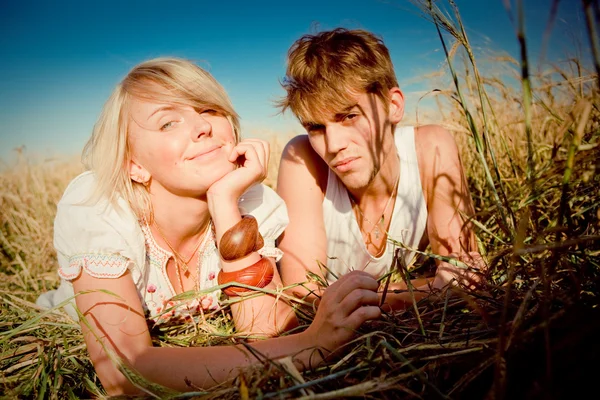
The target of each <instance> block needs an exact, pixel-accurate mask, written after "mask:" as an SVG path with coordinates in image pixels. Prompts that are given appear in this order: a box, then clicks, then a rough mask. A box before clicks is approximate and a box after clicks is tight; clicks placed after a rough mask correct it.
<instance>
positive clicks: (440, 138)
mask: <svg viewBox="0 0 600 400" xmlns="http://www.w3.org/2000/svg"><path fill="white" fill-rule="evenodd" d="M455 143H456V142H455V141H454V136H453V135H452V133H451V132H450V131H449V130H448V129H446V128H444V127H443V126H441V125H435V124H430V125H422V126H419V127H415V144H416V145H417V146H431V145H434V146H441V145H455Z"/></svg>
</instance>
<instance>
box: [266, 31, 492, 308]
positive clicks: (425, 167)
mask: <svg viewBox="0 0 600 400" xmlns="http://www.w3.org/2000/svg"><path fill="white" fill-rule="evenodd" d="M283 87H284V88H285V89H286V91H287V96H286V97H285V98H284V99H282V100H281V101H280V104H279V105H280V106H281V108H282V110H283V111H285V110H287V109H291V110H292V112H293V113H294V114H295V115H296V117H297V118H298V119H299V121H300V122H301V123H302V125H303V126H304V128H305V129H306V131H307V133H308V135H300V136H297V137H295V138H294V139H292V140H291V141H290V142H289V143H288V144H287V145H286V147H285V149H284V151H283V154H282V158H281V163H280V167H279V176H278V181H277V191H278V193H279V194H280V196H281V197H282V198H283V199H284V200H285V202H286V204H287V207H288V212H289V218H290V224H289V226H288V228H287V229H286V231H285V233H284V235H283V236H282V237H281V238H280V243H279V247H280V248H281V249H282V250H283V252H284V254H285V255H284V256H283V258H282V259H281V261H280V267H281V276H282V279H283V283H284V285H291V284H293V283H300V282H307V276H308V275H310V274H308V272H312V273H314V274H317V275H319V276H324V275H325V276H324V277H325V278H326V279H327V280H328V281H329V282H333V281H335V280H336V278H339V277H340V276H342V275H344V274H345V273H347V272H349V271H351V270H363V271H366V272H368V273H370V274H372V275H373V276H375V277H381V276H383V275H385V274H386V273H387V272H389V271H390V268H391V265H392V261H393V258H394V254H395V249H396V248H399V247H400V248H401V249H402V250H401V253H400V254H401V257H400V258H401V260H399V262H401V263H405V265H410V263H411V262H413V261H414V260H413V259H414V256H415V252H414V251H412V250H411V249H420V250H424V249H425V247H426V246H427V245H428V244H430V245H431V252H432V253H434V254H438V255H442V256H451V257H453V258H457V259H459V260H462V261H464V262H465V263H467V264H469V265H471V266H473V267H477V266H479V267H481V266H482V263H481V257H480V256H479V254H478V253H477V252H476V251H477V249H476V243H475V237H474V234H473V232H472V231H471V229H470V227H469V225H468V224H465V222H466V221H467V220H468V218H469V217H471V216H472V215H473V214H474V212H473V206H472V200H471V197H470V194H469V190H468V188H467V185H466V180H465V176H464V173H463V169H462V166H461V162H460V158H459V153H458V149H457V146H456V143H455V141H454V138H453V137H452V135H451V134H450V133H449V132H448V131H447V130H445V129H444V128H442V127H440V126H436V125H428V126H422V127H418V128H413V127H410V126H409V127H398V128H397V125H398V123H399V122H400V121H401V120H402V117H403V114H404V97H403V94H402V91H401V90H400V89H399V88H398V82H397V79H396V76H395V72H394V68H393V65H392V62H391V59H390V56H389V51H388V49H387V48H386V47H385V45H384V44H383V42H382V41H381V40H380V39H379V38H378V37H376V36H375V35H373V34H372V33H370V32H366V31H363V30H346V29H341V28H340V29H335V30H333V31H328V32H321V33H319V34H316V35H305V36H303V37H301V38H300V39H299V40H297V41H296V42H295V43H294V44H293V46H292V47H291V48H290V51H289V54H288V68H287V73H286V76H285V79H284V82H283ZM393 241H395V243H394V242H393ZM399 243H401V244H399ZM320 264H321V265H324V266H326V268H322V267H321V266H320ZM473 278H474V275H473V274H472V273H470V272H467V271H466V270H465V269H461V268H458V267H456V266H454V265H451V264H449V263H446V262H439V260H438V261H437V272H436V275H435V278H433V279H430V280H428V281H426V282H422V281H421V282H420V283H416V285H418V287H417V289H418V290H417V291H416V293H417V296H416V298H417V299H419V298H422V297H423V296H425V295H427V292H428V291H429V290H430V289H431V288H438V289H439V288H443V287H444V286H446V285H447V284H448V283H449V282H451V281H452V282H461V283H465V282H472V280H473ZM381 286H382V287H383V285H381ZM305 287H306V288H307V289H303V288H302V287H295V288H294V289H293V292H294V294H296V295H298V296H305V295H307V294H308V295H309V297H310V296H312V295H313V294H319V291H320V289H319V286H318V285H317V284H316V283H309V284H306V285H305ZM390 288H391V289H406V286H404V285H402V284H395V285H391V286H390ZM311 291H314V293H311ZM395 292H401V293H388V294H387V296H386V299H387V303H388V304H389V306H391V307H392V308H403V307H406V306H407V305H408V304H410V301H411V300H410V299H411V297H410V295H409V294H408V293H406V292H405V291H402V290H400V291H398V290H396V291H395Z"/></svg>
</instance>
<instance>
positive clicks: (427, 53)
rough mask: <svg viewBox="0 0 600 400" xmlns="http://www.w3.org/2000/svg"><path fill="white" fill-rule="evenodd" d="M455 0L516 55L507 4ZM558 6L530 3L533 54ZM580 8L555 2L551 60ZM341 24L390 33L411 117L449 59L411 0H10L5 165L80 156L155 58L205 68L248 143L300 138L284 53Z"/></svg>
mask: <svg viewBox="0 0 600 400" xmlns="http://www.w3.org/2000/svg"><path fill="white" fill-rule="evenodd" d="M512 1H513V5H514V0H512ZM456 2H457V4H458V7H459V9H460V11H461V14H462V18H463V21H464V23H465V25H466V27H467V29H468V34H469V35H470V38H471V40H472V41H473V44H474V45H475V46H476V48H477V49H479V50H480V51H482V52H489V51H490V50H493V51H505V52H507V53H509V54H510V55H513V56H517V55H518V44H517V41H516V37H515V33H514V27H513V26H512V24H511V22H510V20H509V17H508V13H507V11H506V9H505V7H504V5H503V0H457V1H456ZM551 3H552V0H524V4H525V7H526V18H527V19H526V25H527V36H528V40H529V46H530V50H531V56H532V58H534V59H535V58H536V57H539V53H540V48H541V43H542V37H543V32H544V28H545V26H546V23H547V19H548V15H549V9H550V5H551ZM579 4H580V2H579V1H576V0H562V1H560V3H559V6H560V7H559V13H558V18H557V20H556V22H555V24H554V29H553V31H552V35H551V36H550V40H549V46H548V50H547V52H548V56H547V58H558V59H560V58H564V57H565V54H566V52H572V51H573V48H574V47H573V38H583V39H580V40H582V41H581V45H582V47H583V49H584V50H585V51H588V48H589V45H588V42H587V37H586V36H585V35H584V32H585V22H584V20H583V19H582V17H581V15H580V13H579V12H578V11H576V10H577V9H579ZM338 26H344V27H348V28H363V29H368V30H370V31H373V32H374V33H376V34H378V35H380V36H382V37H383V39H384V41H385V42H386V44H387V45H388V47H389V49H390V51H391V54H392V58H393V62H394V65H395V68H396V73H397V75H398V78H399V82H400V85H401V88H402V89H403V91H404V92H405V94H406V97H407V103H408V104H407V110H408V111H409V114H411V115H413V114H414V113H412V111H411V110H413V109H414V107H415V104H416V99H417V98H418V96H419V95H420V93H423V92H424V91H428V90H431V89H433V88H434V87H435V86H434V83H433V81H430V80H427V79H422V77H423V76H424V75H425V74H427V73H429V72H432V71H434V70H437V69H439V68H440V66H441V64H442V59H443V55H442V52H441V46H440V43H439V40H438V38H437V33H436V31H435V28H434V26H433V25H432V24H431V23H430V22H428V21H426V20H425V19H423V18H422V17H421V16H420V15H419V12H418V10H417V8H416V7H415V6H414V5H412V4H411V3H410V1H408V0H387V1H382V0H361V1H355V0H331V1H327V0H302V1H297V2H296V1H259V0H257V1H239V2H238V1H227V0H221V1H211V2H206V1H202V0H195V1H176V0H171V1H169V2H167V1H155V0H145V1H138V0H120V1H114V0H102V1H94V0H90V1H82V0H78V1H65V0H55V1H50V0H47V1H32V0H6V1H3V2H2V3H1V4H0V54H1V55H2V60H1V61H0V160H4V161H5V162H6V161H8V160H11V158H12V157H13V155H14V153H15V152H14V150H13V149H14V148H16V147H18V146H21V145H25V146H26V148H27V152H28V153H29V154H32V155H36V156H39V155H41V156H42V158H51V157H56V156H63V155H73V154H78V153H80V151H81V149H82V147H83V145H84V143H85V142H86V140H87V139H88V137H89V136H90V133H91V130H92V127H93V124H94V122H95V119H96V118H97V116H98V114H99V112H100V109H101V107H102V104H103V103H104V101H105V100H106V98H107V97H108V96H109V94H110V92H111V90H112V89H113V87H114V85H115V84H116V83H118V82H119V80H120V79H121V78H122V77H123V76H124V75H125V74H126V73H127V72H128V71H129V69H130V68H131V67H133V66H134V65H135V64H137V63H139V62H141V61H143V60H145V59H149V58H153V57H157V56H178V57H184V58H188V59H193V60H196V61H197V62H198V63H199V64H200V65H201V66H203V67H205V68H206V69H207V70H209V71H210V72H211V73H212V74H213V75H214V76H215V77H216V78H217V79H218V80H219V81H220V82H221V84H222V85H223V86H224V87H225V89H226V90H227V92H228V93H229V95H230V97H231V99H232V101H233V104H234V106H235V108H236V110H237V111H238V113H239V114H240V116H241V119H242V129H243V133H242V134H243V136H246V137H248V136H257V135H265V136H267V137H272V136H273V135H281V136H282V137H288V136H289V135H290V134H292V133H302V129H301V127H300V126H299V125H298V124H297V123H296V121H295V120H294V118H293V117H292V116H291V115H285V116H281V115H278V113H277V110H276V109H275V108H274V107H273V105H272V102H273V100H274V99H277V98H279V97H281V96H282V95H283V90H282V89H281V87H280V85H279V80H280V79H281V78H282V77H283V75H284V72H285V55H286V52H287V50H288V48H289V46H290V45H291V44H292V43H293V41H294V40H295V39H297V38H298V37H300V36H301V35H303V34H305V33H311V32H314V31H315V30H316V29H318V30H323V29H332V28H335V27H338ZM576 40H577V39H576Z"/></svg>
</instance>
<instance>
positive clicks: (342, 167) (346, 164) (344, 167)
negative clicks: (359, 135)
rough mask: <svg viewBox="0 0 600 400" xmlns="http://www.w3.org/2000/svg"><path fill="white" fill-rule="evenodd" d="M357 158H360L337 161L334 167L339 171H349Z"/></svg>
mask: <svg viewBox="0 0 600 400" xmlns="http://www.w3.org/2000/svg"><path fill="white" fill-rule="evenodd" d="M356 160H358V157H347V158H344V159H343V160H340V161H337V162H335V163H334V164H333V168H334V169H336V170H337V171H339V172H346V171H349V170H350V169H351V168H352V166H353V164H354V161H356Z"/></svg>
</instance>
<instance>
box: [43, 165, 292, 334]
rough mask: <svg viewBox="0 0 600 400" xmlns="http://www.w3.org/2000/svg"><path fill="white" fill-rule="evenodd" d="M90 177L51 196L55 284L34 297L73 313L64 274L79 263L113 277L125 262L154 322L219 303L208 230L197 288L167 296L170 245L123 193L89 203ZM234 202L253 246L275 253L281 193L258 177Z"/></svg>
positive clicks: (216, 262) (282, 218)
mask: <svg viewBox="0 0 600 400" xmlns="http://www.w3.org/2000/svg"><path fill="white" fill-rule="evenodd" d="M95 184H96V183H95V177H94V174H93V173H92V172H89V171H88V172H84V173H83V174H81V175H79V176H78V177H76V178H75V179H74V180H73V181H71V183H70V184H69V186H68V187H67V189H66V191H65V193H64V195H63V197H62V199H61V200H60V202H59V203H58V209H57V214H56V218H55V220H54V246H55V248H56V251H57V256H58V264H59V268H58V274H59V276H60V277H61V284H60V286H59V288H58V289H57V290H53V291H50V292H47V293H44V294H42V295H41V296H40V297H39V298H38V300H37V304H38V305H40V306H42V307H48V308H49V307H53V306H56V305H58V304H61V303H63V302H66V307H65V309H66V310H67V312H68V313H69V314H70V315H71V316H72V317H73V318H75V319H77V313H76V312H75V309H74V306H75V302H74V300H73V296H74V293H73V286H72V284H71V281H72V280H73V279H75V278H77V277H78V276H79V275H80V274H81V271H82V269H85V271H86V272H87V273H88V274H90V275H92V276H94V277H98V278H103V279H111V278H117V277H119V276H121V275H123V274H124V273H125V271H127V270H129V271H130V273H131V276H132V278H133V281H134V283H135V285H136V287H137V290H138V294H139V296H140V300H141V302H142V306H143V307H144V311H145V312H146V315H147V317H148V318H149V319H151V320H153V321H154V322H155V323H163V322H166V321H168V320H170V319H172V318H173V317H183V318H185V317H188V316H190V315H194V314H197V313H200V312H203V311H207V310H214V309H216V308H218V307H219V297H220V290H218V289H213V288H214V287H215V286H217V274H218V273H219V271H220V268H221V264H220V257H219V254H218V251H217V248H216V246H215V240H214V232H213V231H212V230H209V234H208V235H207V237H206V240H204V243H203V244H202V245H201V246H200V248H199V249H198V252H199V257H198V265H197V268H198V277H199V278H198V279H199V282H198V284H199V290H200V292H199V295H198V296H197V297H195V298H194V299H192V300H186V301H180V302H173V301H171V298H172V297H173V296H175V290H174V288H173V286H172V285H171V282H170V280H169V278H168V276H167V271H166V266H167V262H168V260H169V259H170V258H171V257H173V255H172V253H171V252H169V251H167V250H165V249H163V248H161V247H160V246H158V244H157V243H156V241H155V240H154V238H153V236H152V234H151V232H150V229H149V227H148V225H147V224H145V223H143V222H140V221H138V219H137V218H136V216H135V215H134V213H133V212H132V210H131V209H130V207H129V206H128V204H127V202H126V201H125V200H123V199H119V201H118V204H119V207H114V206H112V205H111V204H109V203H108V202H107V201H99V202H97V203H90V202H89V198H90V196H91V194H92V193H93V190H94V188H95ZM238 206H239V209H240V212H241V213H242V214H251V215H252V216H254V217H255V218H256V220H257V222H258V227H259V231H260V233H261V234H262V236H263V238H264V242H265V245H264V247H263V248H262V249H261V251H259V252H260V253H261V254H262V255H263V256H268V257H275V259H276V260H279V258H281V251H280V250H279V249H277V248H276V247H275V240H276V239H277V237H278V236H279V235H280V234H281V233H282V232H283V230H284V229H285V227H286V226H287V224H288V216H287V209H286V207H285V203H284V202H283V200H282V199H281V198H280V197H279V196H278V195H277V194H276V193H275V192H274V191H273V190H272V189H270V188H269V187H267V186H265V185H262V184H257V185H254V186H253V187H251V188H250V189H248V191H246V193H244V194H243V195H242V196H241V198H240V200H239V202H238Z"/></svg>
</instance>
